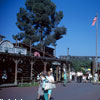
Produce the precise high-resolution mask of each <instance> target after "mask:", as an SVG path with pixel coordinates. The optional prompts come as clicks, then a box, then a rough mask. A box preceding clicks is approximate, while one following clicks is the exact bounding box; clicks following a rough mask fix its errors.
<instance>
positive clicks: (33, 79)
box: [18, 77, 37, 85]
mask: <svg viewBox="0 0 100 100" xmlns="http://www.w3.org/2000/svg"><path fill="white" fill-rule="evenodd" d="M36 82H37V78H36V77H33V78H32V79H31V78H30V77H21V78H20V79H19V80H18V84H21V85H23V84H25V83H33V84H35V83H36Z"/></svg>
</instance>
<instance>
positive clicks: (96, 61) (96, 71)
mask: <svg viewBox="0 0 100 100" xmlns="http://www.w3.org/2000/svg"><path fill="white" fill-rule="evenodd" d="M96 16H97V20H96V72H97V69H98V65H97V60H98V57H97V56H98V13H96Z"/></svg>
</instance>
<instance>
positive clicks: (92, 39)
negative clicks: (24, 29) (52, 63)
mask: <svg viewBox="0 0 100 100" xmlns="http://www.w3.org/2000/svg"><path fill="white" fill-rule="evenodd" d="M52 2H54V3H55V4H56V10H57V11H63V14H64V17H63V19H62V21H61V23H60V24H59V26H65V27H66V28H67V34H66V35H64V37H63V38H62V39H60V40H58V41H57V46H56V56H57V57H59V56H61V55H65V56H66V55H67V48H69V54H70V55H72V56H95V55H96V25H95V26H92V21H93V19H94V17H95V16H96V13H98V56H100V28H99V25H100V21H99V20H100V0H52ZM24 4H25V0H0V34H1V35H4V36H5V37H6V38H5V39H6V40H9V41H11V42H15V41H14V40H13V38H12V35H13V34H17V33H18V32H20V30H19V29H18V28H17V26H16V22H17V16H16V15H17V13H18V12H19V9H20V7H25V5H24Z"/></svg>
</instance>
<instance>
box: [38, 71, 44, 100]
mask: <svg viewBox="0 0 100 100" xmlns="http://www.w3.org/2000/svg"><path fill="white" fill-rule="evenodd" d="M44 79H45V76H44V74H42V73H40V74H39V75H38V76H37V80H38V81H39V83H40V85H39V88H38V96H37V100H40V99H41V98H42V99H43V97H44V91H43V89H42V85H43V81H44Z"/></svg>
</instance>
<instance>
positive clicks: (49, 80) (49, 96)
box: [46, 71, 54, 100]
mask: <svg viewBox="0 0 100 100" xmlns="http://www.w3.org/2000/svg"><path fill="white" fill-rule="evenodd" d="M46 79H47V80H48V83H54V77H53V75H52V73H51V72H50V71H48V73H47V76H46ZM51 93H52V89H49V90H48V100H50V98H51Z"/></svg>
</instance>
